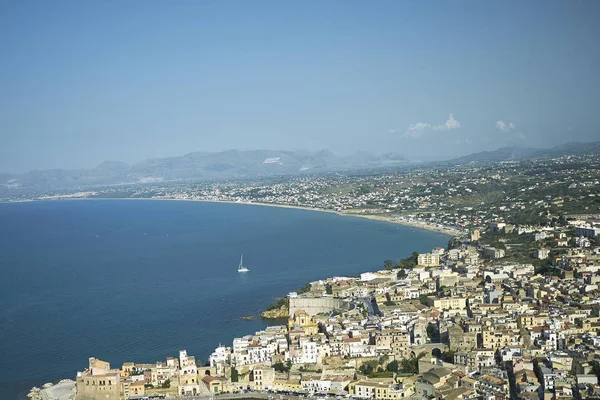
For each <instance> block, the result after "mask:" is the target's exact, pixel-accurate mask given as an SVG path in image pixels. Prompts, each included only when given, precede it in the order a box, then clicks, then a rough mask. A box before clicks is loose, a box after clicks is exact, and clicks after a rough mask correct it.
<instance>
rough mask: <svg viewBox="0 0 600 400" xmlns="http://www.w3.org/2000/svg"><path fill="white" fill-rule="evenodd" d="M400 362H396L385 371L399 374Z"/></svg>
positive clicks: (390, 364)
mask: <svg viewBox="0 0 600 400" xmlns="http://www.w3.org/2000/svg"><path fill="white" fill-rule="evenodd" d="M398 368H399V365H398V361H396V360H394V361H392V362H391V363H389V364H388V365H387V367H385V370H386V371H388V372H398Z"/></svg>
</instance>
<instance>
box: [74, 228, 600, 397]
mask: <svg viewBox="0 0 600 400" xmlns="http://www.w3.org/2000/svg"><path fill="white" fill-rule="evenodd" d="M476 232H477V233H476ZM489 232H493V234H494V235H496V236H495V238H496V241H495V245H494V246H490V245H489V244H486V243H485V238H486V236H485V235H486V234H489ZM506 232H509V233H506ZM514 232H523V233H522V234H527V235H531V237H532V239H533V241H534V242H535V243H538V244H537V245H536V246H538V247H537V248H536V251H532V252H530V257H531V258H530V260H523V261H521V262H515V261H514V260H512V259H509V257H507V255H509V254H510V246H504V247H505V248H500V246H499V244H498V243H500V244H502V243H509V242H508V240H505V235H515V234H517V235H518V233H514ZM541 232H543V235H541V234H540V235H538V236H536V235H537V234H538V233H541ZM581 233H582V231H581V230H580V229H578V228H577V227H576V226H567V227H557V228H554V229H548V228H543V229H542V228H541V227H531V226H528V227H520V226H518V225H514V226H513V225H511V224H508V223H504V222H502V223H495V224H493V225H491V226H489V227H487V229H486V228H484V227H482V228H481V231H480V230H479V229H477V230H473V232H472V233H471V234H470V235H469V236H468V237H466V238H464V239H461V240H455V241H454V242H452V246H450V247H449V248H448V249H440V248H436V249H432V250H431V252H428V253H422V254H419V255H418V257H417V258H416V260H415V261H414V265H410V266H406V267H402V266H403V265H407V264H400V263H399V264H398V266H396V267H394V266H392V268H388V269H387V270H381V271H374V272H366V273H363V274H361V275H360V277H331V278H328V279H324V280H321V281H315V282H311V284H310V290H308V291H307V292H305V293H302V294H298V293H290V294H289V296H288V304H287V305H288V310H289V314H288V320H287V322H286V323H284V324H281V325H277V326H269V327H267V328H265V329H264V330H261V331H258V332H255V333H253V334H248V335H246V336H243V337H240V338H235V339H234V340H233V343H232V345H231V346H225V345H219V346H218V347H217V348H216V349H215V351H214V352H213V353H212V354H211V355H210V356H209V358H208V363H207V364H206V365H205V366H204V363H203V362H199V361H197V360H196V359H195V358H194V357H193V356H190V355H188V354H187V352H186V351H185V350H181V351H180V352H179V357H178V358H172V357H169V358H167V359H166V361H165V362H162V361H161V362H156V363H154V364H136V363H133V362H127V363H124V364H123V366H122V367H121V369H111V368H110V364H108V363H107V362H104V361H100V360H97V359H95V358H90V360H89V367H88V368H87V369H86V370H85V371H83V372H81V373H78V375H77V399H78V400H79V399H106V398H115V399H116V398H136V397H139V396H147V395H149V394H151V393H159V394H160V393H162V394H170V395H173V396H193V395H200V396H210V395H212V396H214V395H218V394H222V393H236V392H240V391H244V390H245V391H248V390H249V391H257V392H278V393H296V394H302V395H313V396H324V395H334V396H337V397H340V396H341V397H353V398H358V399H379V400H395V399H398V400H399V399H419V400H420V399H431V398H435V399H448V400H454V399H486V400H487V399H494V400H500V399H509V398H520V399H547V400H550V399H560V400H566V399H593V398H598V394H600V387H599V386H598V381H597V376H596V375H595V373H596V372H598V368H599V367H598V366H599V365H600V364H599V360H600V356H599V355H600V340H599V339H598V338H599V337H600V313H599V310H600V300H599V299H600V248H599V247H597V243H596V242H594V241H590V246H586V245H581V243H582V241H581V240H580V238H581V237H584V238H585V237H586V236H583V235H581V236H579V235H580V234H581ZM584 233H585V232H584ZM509 237H510V238H513V240H514V236H509ZM556 239H558V240H559V241H560V242H561V243H562V242H566V243H567V244H568V245H567V246H566V247H563V246H562V245H561V247H560V250H559V249H558V248H557V247H552V244H553V243H556ZM503 240H504V241H503ZM592 243H593V244H594V245H592ZM505 259H506V261H505ZM542 261H543V262H544V263H545V264H539V262H542ZM534 263H537V264H536V265H534ZM540 265H541V266H542V267H543V268H546V269H547V270H549V271H551V273H545V274H542V273H540ZM200 365H202V366H201V367H200Z"/></svg>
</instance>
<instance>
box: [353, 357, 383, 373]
mask: <svg viewBox="0 0 600 400" xmlns="http://www.w3.org/2000/svg"><path fill="white" fill-rule="evenodd" d="M378 365H379V363H378V362H377V360H369V361H365V362H364V363H362V364H361V365H360V367H359V368H358V371H359V372H360V373H361V374H363V375H370V374H372V373H373V371H375V368H377V366H378Z"/></svg>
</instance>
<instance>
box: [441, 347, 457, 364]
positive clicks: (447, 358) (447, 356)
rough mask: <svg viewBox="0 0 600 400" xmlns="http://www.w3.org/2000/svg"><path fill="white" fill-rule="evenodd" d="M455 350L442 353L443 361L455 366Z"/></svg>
mask: <svg viewBox="0 0 600 400" xmlns="http://www.w3.org/2000/svg"><path fill="white" fill-rule="evenodd" d="M454 353H456V351H454V350H446V351H443V352H442V361H443V362H447V363H452V364H454Z"/></svg>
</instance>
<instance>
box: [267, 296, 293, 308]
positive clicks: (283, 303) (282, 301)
mask: <svg viewBox="0 0 600 400" xmlns="http://www.w3.org/2000/svg"><path fill="white" fill-rule="evenodd" d="M283 306H285V307H289V300H288V298H287V297H282V298H280V299H277V300H276V301H274V302H273V303H271V304H269V305H268V306H267V311H271V310H276V309H279V308H281V307H283Z"/></svg>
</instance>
